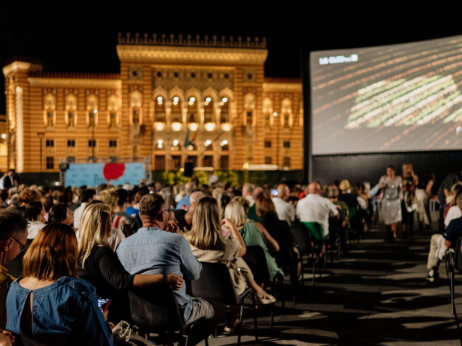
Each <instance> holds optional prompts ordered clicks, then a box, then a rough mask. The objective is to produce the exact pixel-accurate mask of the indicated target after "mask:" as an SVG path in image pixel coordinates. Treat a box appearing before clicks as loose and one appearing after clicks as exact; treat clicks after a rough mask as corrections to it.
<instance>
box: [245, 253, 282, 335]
mask: <svg viewBox="0 0 462 346" xmlns="http://www.w3.org/2000/svg"><path fill="white" fill-rule="evenodd" d="M246 248H247V251H246V253H245V255H244V256H243V257H242V259H243V260H244V261H245V263H247V265H248V266H249V268H250V270H251V271H252V274H253V276H254V278H255V282H256V283H257V284H258V285H261V284H266V285H268V286H270V287H272V294H273V295H274V297H277V295H278V292H277V286H278V285H280V286H281V287H280V288H281V294H280V295H281V297H282V299H281V303H282V309H283V311H284V309H285V304H284V276H283V275H280V274H278V275H276V276H275V277H274V278H273V281H271V280H270V278H271V274H270V271H269V269H268V264H267V262H266V256H265V251H264V250H263V248H262V247H261V246H247V247H246ZM273 321H274V303H273V304H271V323H270V328H273Z"/></svg>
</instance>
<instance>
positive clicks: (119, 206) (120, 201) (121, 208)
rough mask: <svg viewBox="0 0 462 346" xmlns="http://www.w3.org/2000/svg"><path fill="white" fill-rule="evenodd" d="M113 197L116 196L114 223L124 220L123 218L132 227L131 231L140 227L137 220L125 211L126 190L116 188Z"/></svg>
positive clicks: (126, 203) (126, 202) (126, 204)
mask: <svg viewBox="0 0 462 346" xmlns="http://www.w3.org/2000/svg"><path fill="white" fill-rule="evenodd" d="M115 197H116V198H117V202H116V207H115V210H114V213H115V214H116V215H117V216H116V217H115V218H114V220H115V221H114V225H115V224H117V223H118V222H125V220H127V221H128V223H129V225H130V227H131V229H132V232H136V231H138V228H140V226H139V225H138V221H137V220H136V218H134V217H133V216H130V215H128V214H127V213H126V211H127V206H128V192H127V191H126V190H124V189H118V190H116V192H115ZM116 228H118V227H116Z"/></svg>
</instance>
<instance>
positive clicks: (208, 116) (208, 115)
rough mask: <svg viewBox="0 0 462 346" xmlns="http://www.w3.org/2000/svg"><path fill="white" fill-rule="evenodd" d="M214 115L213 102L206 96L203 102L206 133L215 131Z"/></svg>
mask: <svg viewBox="0 0 462 346" xmlns="http://www.w3.org/2000/svg"><path fill="white" fill-rule="evenodd" d="M214 113H215V110H214V104H213V100H212V98H211V97H210V96H207V97H206V98H205V102H204V124H205V129H206V130H207V131H213V130H215V122H214Z"/></svg>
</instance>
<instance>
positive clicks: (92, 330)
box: [0, 180, 462, 345]
mask: <svg viewBox="0 0 462 346" xmlns="http://www.w3.org/2000/svg"><path fill="white" fill-rule="evenodd" d="M10 190H12V191H9V192H5V193H2V194H1V198H2V202H4V203H3V204H2V208H1V209H0V329H1V330H2V333H0V345H1V342H2V340H1V338H2V337H6V338H7V339H8V340H10V341H9V342H11V341H12V340H13V339H14V337H18V336H20V335H22V334H24V335H27V336H30V337H31V336H33V337H35V338H37V339H43V340H46V339H47V338H50V337H52V336H55V335H56V334H64V335H68V336H72V337H75V338H76V339H78V338H82V337H83V335H85V336H84V337H85V340H84V343H87V344H104V345H105V344H108V345H113V344H120V345H122V344H123V341H121V340H119V339H118V338H117V335H114V336H113V335H112V328H113V326H114V324H117V323H119V322H120V321H124V320H127V319H129V317H127V316H128V315H129V314H130V311H129V301H128V292H129V291H134V292H136V291H137V290H141V289H143V288H146V287H154V286H158V285H169V286H171V287H172V288H173V290H174V293H175V296H176V300H177V304H178V307H179V310H180V314H181V317H182V318H183V322H184V323H185V324H191V323H193V322H194V321H197V320H199V319H205V320H206V321H207V330H208V332H209V333H212V331H213V330H214V329H216V328H217V326H218V325H219V324H220V323H221V322H224V329H223V332H224V333H226V334H230V333H233V332H234V329H235V327H236V321H238V319H239V309H238V307H237V306H231V307H229V313H228V314H227V315H226V314H225V312H226V307H225V306H224V305H223V304H222V303H220V302H217V301H213V300H211V299H208V298H202V297H192V296H191V295H189V294H188V293H187V287H186V282H187V281H190V280H196V279H198V278H199V277H200V276H201V274H202V264H201V263H202V262H211V263H223V264H225V265H226V266H227V267H228V269H229V272H230V274H231V277H232V279H233V282H234V286H235V290H236V292H237V294H241V293H242V292H244V291H245V290H246V289H247V288H251V289H252V290H253V292H254V295H255V302H256V304H271V303H274V302H275V300H276V298H275V297H273V296H272V295H271V294H270V293H269V292H267V290H266V287H264V286H263V287H262V285H260V284H257V283H256V282H255V279H254V275H253V273H252V271H251V269H250V268H249V266H248V265H247V263H246V262H245V260H244V259H243V257H244V255H245V254H246V249H247V247H249V246H258V247H261V248H262V250H263V253H264V255H265V259H266V263H267V266H268V271H269V273H270V277H271V279H272V278H274V277H276V276H278V275H282V276H289V277H290V281H291V283H296V282H297V281H298V280H300V275H301V268H300V266H299V264H300V263H299V261H298V259H299V257H300V255H299V252H298V248H297V243H296V242H295V241H294V239H293V237H292V234H291V230H290V229H291V228H290V227H291V226H292V225H294V224H298V223H316V224H318V225H319V227H320V229H321V230H322V232H323V237H324V238H325V239H329V238H334V239H335V237H337V236H339V235H343V234H345V230H346V229H348V228H351V227H352V226H351V224H350V223H351V222H352V219H351V218H350V216H351V214H352V212H353V213H357V214H358V215H367V213H371V214H372V215H373V213H374V210H375V209H374V207H373V205H374V203H375V197H376V196H378V195H379V194H380V189H379V186H378V185H376V186H374V188H373V189H370V186H367V185H365V184H362V183H357V184H354V185H351V184H350V183H349V181H348V180H343V181H341V182H335V183H333V184H330V185H325V186H321V184H320V183H318V182H312V183H310V184H308V185H307V186H300V185H295V186H292V187H290V188H289V186H287V185H286V184H279V185H275V186H267V185H264V186H255V185H253V184H250V183H246V184H244V185H243V186H242V187H236V186H231V185H230V184H224V183H220V182H214V183H213V184H211V185H207V184H204V185H202V186H199V185H198V184H197V181H196V182H195V181H192V182H188V183H186V184H184V185H182V186H168V185H162V184H160V183H156V184H148V185H146V184H144V183H143V184H140V185H139V186H133V185H131V184H125V185H123V186H112V185H106V184H104V185H100V186H96V187H94V188H87V187H81V188H56V189H55V190H54V191H51V190H50V189H48V188H46V187H38V186H30V187H28V186H25V185H21V186H18V187H15V186H13V187H11V188H10ZM10 192H11V193H10ZM452 193H453V195H454V197H453V198H452V200H451V201H449V205H448V206H447V208H446V217H447V218H448V219H447V220H448V221H447V225H449V227H448V234H449V235H447V234H445V235H444V236H443V237H444V239H445V241H446V242H449V243H451V244H453V243H454V242H455V241H456V240H457V239H456V238H457V237H458V236H459V233H458V230H459V228H455V227H456V226H457V227H459V226H458V225H456V222H455V221H452V222H449V221H451V220H456V221H457V220H460V219H461V216H462V212H461V210H462V197H461V193H462V188H460V187H455V188H454V189H453V191H452ZM359 211H364V213H363V214H361V213H360V212H359ZM409 213H410V211H409ZM364 218H365V217H364ZM363 221H364V220H363ZM457 222H458V221H457ZM361 225H362V226H361V227H366V225H367V222H362V223H361ZM334 228H335V230H336V231H338V232H339V233H338V234H334V233H332V230H333V229H334ZM460 229H462V225H461V226H460ZM461 235H462V233H461ZM441 242H442V241H441V240H439V237H438V238H437V237H436V236H435V237H434V239H433V238H432V250H431V253H430V255H431V256H433V257H434V253H435V251H437V250H438V249H439V247H438V246H436V245H434V244H440V243H441ZM446 245H448V244H447V243H446ZM433 257H432V258H431V259H430V257H429V264H428V268H429V270H432V271H433V273H430V274H431V275H432V276H433V277H436V276H437V266H438V263H439V261H438V260H434V259H433ZM15 258H16V260H15ZM289 258H290V261H292V262H293V263H289V264H287V263H288V261H289ZM290 261H289V262H290ZM18 262H19V265H18ZM287 267H289V268H287ZM10 268H12V269H10ZM287 269H289V270H287ZM8 271H10V273H8ZM10 274H14V275H10ZM18 278H20V279H18ZM98 297H99V298H105V299H106V298H107V299H111V305H110V308H109V309H108V310H107V311H106V312H105V313H104V314H103V313H102V312H101V310H100V309H99V307H98V305H97V300H98ZM66 301H72V304H67V305H66ZM44 306H46V307H48V310H46V309H44ZM51 310H53V311H51ZM59 314H61V316H59ZM63 314H64V315H66V316H62V315H63ZM225 316H227V317H226V319H225ZM58 320H60V321H59V322H58ZM106 321H110V323H107V322H106ZM10 332H11V333H12V334H11V333H10Z"/></svg>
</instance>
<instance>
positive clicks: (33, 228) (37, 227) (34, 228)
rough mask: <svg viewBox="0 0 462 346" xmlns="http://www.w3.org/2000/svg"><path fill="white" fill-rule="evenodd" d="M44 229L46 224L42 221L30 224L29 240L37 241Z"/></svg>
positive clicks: (28, 229)
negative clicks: (38, 235)
mask: <svg viewBox="0 0 462 346" xmlns="http://www.w3.org/2000/svg"><path fill="white" fill-rule="evenodd" d="M43 227H45V224H44V223H42V222H40V221H37V220H35V221H31V222H29V226H28V227H27V231H28V232H29V234H28V236H27V239H35V237H36V236H37V234H38V233H39V232H40V231H41V230H42V228H43Z"/></svg>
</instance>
